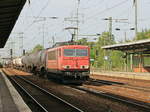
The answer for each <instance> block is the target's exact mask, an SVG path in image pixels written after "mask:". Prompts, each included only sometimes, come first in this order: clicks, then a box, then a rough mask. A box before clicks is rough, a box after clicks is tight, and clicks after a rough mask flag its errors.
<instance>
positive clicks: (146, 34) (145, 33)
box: [134, 29, 150, 40]
mask: <svg viewBox="0 0 150 112" xmlns="http://www.w3.org/2000/svg"><path fill="white" fill-rule="evenodd" d="M148 38H150V30H147V29H145V30H142V32H138V34H137V38H135V39H134V40H142V39H148Z"/></svg>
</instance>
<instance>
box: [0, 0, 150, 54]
mask: <svg viewBox="0 0 150 112" xmlns="http://www.w3.org/2000/svg"><path fill="white" fill-rule="evenodd" d="M30 1H31V3H30V4H29V3H28V2H27V3H26V4H25V6H24V8H23V10H22V12H21V14H20V16H19V19H18V20H17V23H16V25H15V27H14V29H13V31H12V33H11V35H10V37H9V40H8V41H7V43H6V45H5V48H4V49H1V50H0V55H3V56H8V57H9V49H10V48H13V50H14V54H13V55H14V56H16V57H17V56H20V55H21V50H22V49H21V46H22V44H21V43H22V40H21V39H22V38H20V37H23V48H24V49H25V50H26V51H30V50H31V49H33V47H35V46H36V45H37V44H41V45H43V40H44V47H45V48H48V47H50V46H52V37H54V38H55V42H61V41H68V40H70V39H71V34H70V33H69V31H68V30H65V28H66V27H70V26H74V23H71V22H69V21H65V18H70V17H75V16H76V12H77V6H78V5H77V4H78V0H30ZM149 10H150V1H149V0H138V31H142V29H150V15H149ZM42 17H44V18H42ZM51 17H57V19H52V18H51ZM108 17H112V18H113V19H127V21H121V23H120V22H116V21H115V20H113V27H112V33H113V35H115V40H116V41H123V40H124V32H126V33H127V39H133V37H134V35H135V32H134V31H130V30H129V29H130V28H134V5H133V0H80V4H79V21H80V22H79V35H95V34H97V33H99V34H102V32H104V31H108V30H109V24H108V21H106V20H103V19H104V18H108ZM116 28H120V29H121V30H120V31H116V30H115V29H116ZM43 38H44V39H43ZM79 38H83V37H79ZM87 38H88V40H89V41H90V40H92V39H93V38H95V37H87ZM10 43H13V44H10Z"/></svg>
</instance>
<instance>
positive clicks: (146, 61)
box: [102, 39, 150, 72]
mask: <svg viewBox="0 0 150 112" xmlns="http://www.w3.org/2000/svg"><path fill="white" fill-rule="evenodd" d="M102 48H103V49H105V50H119V51H122V52H124V54H125V56H124V57H125V69H126V71H133V72H150V39H146V40H139V41H134V42H128V43H122V44H115V45H108V46H103V47H102Z"/></svg>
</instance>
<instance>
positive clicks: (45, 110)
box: [9, 77, 48, 112]
mask: <svg viewBox="0 0 150 112" xmlns="http://www.w3.org/2000/svg"><path fill="white" fill-rule="evenodd" d="M9 78H10V79H11V80H12V81H13V82H14V83H15V84H16V85H17V86H19V87H20V88H21V90H23V92H24V93H25V94H27V95H28V96H29V97H30V98H31V99H32V100H33V101H34V102H35V103H36V104H37V105H38V106H39V107H40V108H41V109H42V110H43V111H44V112H48V110H47V109H45V108H44V107H43V106H42V105H41V104H40V103H39V102H38V101H37V100H36V99H35V98H34V97H32V95H31V94H30V93H29V92H27V91H26V89H25V88H24V87H23V86H21V85H20V84H19V83H18V82H17V81H16V80H15V79H13V78H12V77H9Z"/></svg>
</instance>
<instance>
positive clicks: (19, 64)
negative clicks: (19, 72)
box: [12, 57, 23, 69]
mask: <svg viewBox="0 0 150 112" xmlns="http://www.w3.org/2000/svg"><path fill="white" fill-rule="evenodd" d="M12 63H13V67H15V68H17V69H21V68H22V66H23V65H22V57H18V58H14V59H13V60H12Z"/></svg>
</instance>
